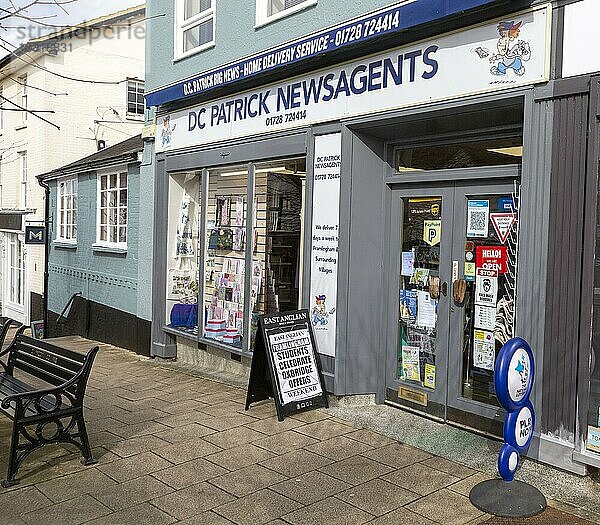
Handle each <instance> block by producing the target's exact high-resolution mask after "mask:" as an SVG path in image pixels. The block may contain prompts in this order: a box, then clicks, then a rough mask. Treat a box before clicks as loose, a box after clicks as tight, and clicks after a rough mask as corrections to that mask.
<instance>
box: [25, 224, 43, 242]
mask: <svg viewBox="0 0 600 525" xmlns="http://www.w3.org/2000/svg"><path fill="white" fill-rule="evenodd" d="M25 244H46V227H45V226H25Z"/></svg>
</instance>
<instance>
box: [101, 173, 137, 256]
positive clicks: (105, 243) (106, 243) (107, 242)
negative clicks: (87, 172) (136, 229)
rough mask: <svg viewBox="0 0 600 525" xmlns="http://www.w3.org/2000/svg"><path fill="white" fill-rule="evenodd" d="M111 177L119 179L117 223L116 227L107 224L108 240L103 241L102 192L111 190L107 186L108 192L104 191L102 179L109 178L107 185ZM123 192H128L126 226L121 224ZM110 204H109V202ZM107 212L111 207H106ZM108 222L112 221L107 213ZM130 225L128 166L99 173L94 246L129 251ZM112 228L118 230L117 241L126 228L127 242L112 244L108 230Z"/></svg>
mask: <svg viewBox="0 0 600 525" xmlns="http://www.w3.org/2000/svg"><path fill="white" fill-rule="evenodd" d="M111 175H116V177H117V185H116V187H115V188H114V191H116V197H117V200H116V209H117V223H116V224H115V225H111V224H110V222H107V223H106V227H107V235H106V237H107V240H102V226H103V225H102V222H101V215H102V206H101V204H102V191H107V193H108V192H110V191H111V188H110V187H109V185H108V184H107V190H102V177H107V183H109V182H110V176H111ZM121 175H125V180H126V186H125V187H121ZM121 190H127V203H126V205H125V206H124V207H125V209H126V210H127V219H126V221H125V224H124V226H123V225H122V224H121V223H120V213H119V210H120V208H122V207H123V206H121V195H120V193H121ZM107 204H108V202H107ZM106 209H107V210H110V207H109V206H106ZM107 220H108V221H110V217H109V214H108V213H107ZM128 223H129V172H128V170H127V166H120V167H117V168H113V169H110V170H103V171H98V172H97V175H96V242H95V243H94V245H93V246H95V247H104V248H113V249H117V250H127V237H128V235H127V234H128V229H129V228H128ZM111 226H115V227H116V228H117V239H118V238H119V229H120V228H122V227H124V228H125V241H118V240H117V242H112V241H110V240H108V239H110V235H109V232H108V228H110V227H111Z"/></svg>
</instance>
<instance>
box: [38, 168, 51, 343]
mask: <svg viewBox="0 0 600 525" xmlns="http://www.w3.org/2000/svg"><path fill="white" fill-rule="evenodd" d="M38 184H39V185H40V186H41V187H42V188H44V191H45V192H46V199H45V202H44V226H45V227H46V242H45V244H44V297H43V309H44V339H45V338H46V337H47V336H48V263H49V255H50V186H48V184H46V183H45V182H43V181H42V179H40V178H38Z"/></svg>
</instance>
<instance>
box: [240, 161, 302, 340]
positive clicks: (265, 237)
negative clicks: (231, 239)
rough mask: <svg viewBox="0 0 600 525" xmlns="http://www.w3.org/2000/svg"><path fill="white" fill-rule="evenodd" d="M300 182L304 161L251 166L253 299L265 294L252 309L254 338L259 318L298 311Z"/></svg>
mask: <svg viewBox="0 0 600 525" xmlns="http://www.w3.org/2000/svg"><path fill="white" fill-rule="evenodd" d="M305 182H306V167H305V160H304V159H296V160H287V161H280V162H271V163H263V164H257V165H256V172H255V188H256V191H255V194H256V199H255V210H256V213H255V218H256V221H255V224H254V248H253V254H254V255H253V260H255V261H256V263H255V267H254V268H253V277H252V294H254V293H255V290H256V289H257V285H258V284H260V283H261V282H263V283H264V289H261V292H262V293H260V294H259V295H258V296H257V298H256V301H255V302H253V304H252V305H251V306H252V308H251V311H252V322H251V326H252V328H253V331H252V333H253V334H254V332H255V329H256V325H257V316H258V315H259V314H264V313H275V312H283V311H288V310H295V309H297V308H299V307H300V295H301V288H302V251H303V250H302V240H303V234H304V195H305ZM259 270H260V275H259ZM259 289H260V288H259ZM253 298H254V297H253Z"/></svg>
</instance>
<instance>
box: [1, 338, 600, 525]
mask: <svg viewBox="0 0 600 525" xmlns="http://www.w3.org/2000/svg"><path fill="white" fill-rule="evenodd" d="M56 342H57V343H60V344H62V345H64V346H68V347H69V348H72V349H75V350H79V351H82V352H84V351H86V350H88V349H89V348H90V347H91V346H92V344H93V343H92V342H91V341H87V340H84V339H81V338H77V337H69V338H61V339H60V340H57V341H56ZM244 402H245V391H244V390H243V388H241V387H240V386H236V385H233V384H226V383H221V382H218V381H215V380H213V379H209V378H206V377H202V376H201V375H200V374H192V373H189V372H187V371H186V370H182V369H178V368H177V367H170V366H157V364H156V363H154V362H152V361H151V360H148V359H145V358H143V357H139V356H136V355H134V354H132V353H130V352H127V351H125V350H122V349H118V348H115V347H112V346H109V345H101V351H100V352H99V354H98V358H97V361H96V363H95V365H94V369H93V372H92V375H91V378H90V383H89V391H88V395H87V397H86V420H87V424H88V431H89V433H90V442H91V445H92V447H93V449H94V453H95V456H96V458H97V459H98V464H97V465H94V466H90V467H84V466H82V465H81V464H80V463H79V456H78V454H77V453H76V451H74V450H72V449H71V448H69V447H68V446H67V447H61V446H47V447H44V448H42V449H41V450H39V451H37V452H36V453H34V454H33V455H32V456H30V457H29V458H28V459H27V460H26V462H25V463H24V465H23V466H22V468H21V470H20V473H19V476H20V479H21V484H20V485H19V486H17V487H13V488H11V489H4V490H1V489H0V523H2V525H7V524H8V525H12V524H15V525H16V524H19V525H23V524H29V525H33V524H36V525H39V524H42V525H45V524H49V525H50V524H54V523H56V524H61V525H64V524H74V525H78V524H81V523H90V524H98V525H109V524H114V525H117V524H131V523H135V522H138V523H140V524H154V523H156V524H163V523H164V524H171V523H181V524H188V525H192V524H203V525H231V524H238V525H246V524H248V525H259V524H263V523H265V524H266V523H268V524H271V525H286V524H287V525H320V524H327V525H336V524H339V525H352V524H357V525H358V524H362V523H372V524H375V525H387V524H390V525H391V524H394V525H401V524H416V525H426V524H431V523H437V524H444V525H453V524H456V525H463V524H475V523H486V522H488V520H490V519H491V518H492V517H491V516H487V515H485V514H483V513H481V512H480V511H478V510H477V509H475V508H474V507H473V506H472V505H471V504H470V502H469V500H468V497H467V496H468V493H469V490H470V488H471V487H472V486H473V485H474V484H476V483H477V482H479V481H481V480H483V479H488V478H489V477H490V475H489V474H486V473H484V472H481V471H480V470H478V469H477V468H473V467H472V466H465V465H462V464H459V463H457V462H454V461H451V460H449V459H445V458H442V457H439V456H437V455H435V454H432V453H431V452H428V451H424V450H421V449H419V448H416V447H413V446H410V445H407V444H405V443H400V442H398V441H397V440H396V439H392V438H390V437H387V436H385V435H382V434H381V433H378V432H374V431H372V430H369V429H365V428H363V425H361V424H358V423H356V422H352V421H350V420H347V419H342V418H340V417H336V416H335V415H334V411H333V410H329V411H325V410H319V411H312V412H306V413H303V414H299V415H297V416H292V417H290V418H288V419H286V420H285V421H284V422H283V423H279V422H277V420H276V417H275V407H274V405H273V403H271V402H264V403H262V404H258V405H256V406H255V407H252V408H251V409H250V410H249V411H247V412H246V411H245V410H244ZM10 428H11V426H10V421H9V420H8V419H5V418H0V469H1V472H2V476H4V473H5V472H6V456H7V450H8V446H9V436H10ZM565 509H566V507H564V506H563V507H561V511H564V510H565ZM567 510H568V509H567ZM572 510H573V511H574V512H576V510H575V509H572ZM552 512H554V514H552V515H550V514H548V520H547V521H543V519H544V518H543V517H542V518H538V520H539V519H542V521H535V522H532V523H546V522H547V523H559V522H562V524H563V525H567V524H569V523H576V524H578V525H587V524H589V523H600V521H586V520H584V519H579V518H576V517H575V516H573V514H572V513H568V514H566V517H565V515H561V518H560V519H559V520H558V521H557V518H556V517H555V515H556V512H558V511H557V510H555V509H552ZM592 518H593V516H592ZM577 519H578V520H579V521H574V520H577ZM550 520H553V521H550ZM569 520H571V521H569ZM489 523H490V524H496V523H502V524H505V523H520V522H517V521H514V522H512V521H511V522H508V521H490V522H489ZM523 523H529V522H523Z"/></svg>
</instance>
